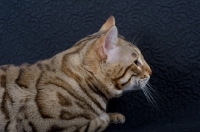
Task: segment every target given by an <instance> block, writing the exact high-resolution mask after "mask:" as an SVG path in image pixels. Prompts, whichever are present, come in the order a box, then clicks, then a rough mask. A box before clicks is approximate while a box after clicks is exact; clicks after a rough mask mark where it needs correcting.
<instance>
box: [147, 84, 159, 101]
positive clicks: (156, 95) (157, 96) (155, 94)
mask: <svg viewBox="0 0 200 132" xmlns="http://www.w3.org/2000/svg"><path fill="white" fill-rule="evenodd" d="M147 87H148V88H149V90H150V91H152V92H153V93H154V96H155V98H156V99H161V96H160V95H159V94H158V92H157V91H156V90H155V89H154V88H153V86H152V85H151V84H150V83H148V84H147Z"/></svg>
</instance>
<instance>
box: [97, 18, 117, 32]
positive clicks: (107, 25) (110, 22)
mask: <svg viewBox="0 0 200 132" xmlns="http://www.w3.org/2000/svg"><path fill="white" fill-rule="evenodd" d="M112 26H115V18H114V17H113V16H110V17H109V18H108V19H107V20H106V22H105V23H104V24H103V26H102V27H101V29H100V30H99V31H108V30H109V29H110V28H111V27H112Z"/></svg>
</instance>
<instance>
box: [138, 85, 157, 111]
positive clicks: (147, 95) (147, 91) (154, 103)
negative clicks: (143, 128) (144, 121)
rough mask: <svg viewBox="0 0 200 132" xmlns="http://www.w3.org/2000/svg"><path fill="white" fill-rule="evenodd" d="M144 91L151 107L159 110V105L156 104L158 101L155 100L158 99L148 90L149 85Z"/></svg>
mask: <svg viewBox="0 0 200 132" xmlns="http://www.w3.org/2000/svg"><path fill="white" fill-rule="evenodd" d="M142 90H143V92H144V95H145V97H146V99H147V101H148V103H149V105H150V106H153V107H154V108H156V109H157V110H158V105H157V103H156V101H155V99H154V98H156V97H155V95H154V94H153V93H152V91H151V90H150V89H149V88H148V85H147V86H146V87H143V88H142Z"/></svg>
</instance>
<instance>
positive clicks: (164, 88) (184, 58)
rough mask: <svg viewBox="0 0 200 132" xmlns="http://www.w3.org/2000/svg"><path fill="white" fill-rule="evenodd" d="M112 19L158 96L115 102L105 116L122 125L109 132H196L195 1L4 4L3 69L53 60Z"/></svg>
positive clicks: (199, 120)
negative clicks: (119, 117)
mask: <svg viewBox="0 0 200 132" xmlns="http://www.w3.org/2000/svg"><path fill="white" fill-rule="evenodd" d="M110 15H113V16H114V17H115V19H116V26H117V27H118V31H119V34H121V35H122V36H124V37H125V38H126V39H127V40H129V41H133V42H134V43H136V45H137V46H138V47H139V48H140V50H141V51H142V53H143V55H144V57H145V59H146V61H147V62H148V64H149V65H150V66H151V69H152V71H153V74H152V76H151V79H150V84H151V85H152V86H153V87H154V89H155V91H156V92H154V91H153V90H152V97H154V100H155V102H153V103H151V102H148V101H147V100H146V98H145V96H144V94H143V92H142V91H132V92H127V93H124V94H123V96H122V97H120V98H116V99H112V100H111V101H110V102H109V105H108V111H109V112H120V113H122V114H124V115H125V117H126V122H125V123H124V124H121V125H114V124H113V125H111V126H109V127H108V128H107V129H106V132H186V131H187V132H199V131H200V77H199V76H200V55H199V52H200V1H199V0H1V1H0V64H1V65H3V64H11V63H12V64H15V65H20V64H22V63H25V62H27V63H31V64H32V63H35V62H37V61H38V60H43V59H47V58H50V57H52V56H54V55H55V54H57V53H59V52H61V51H64V50H66V49H67V48H69V47H71V46H72V45H73V44H74V43H75V42H77V41H78V40H80V39H81V38H83V37H85V36H87V35H89V34H92V33H94V32H97V31H98V30H99V29H100V27H101V25H102V24H103V23H104V22H105V20H106V19H107V18H108V17H109V16H110ZM152 101H153V100H152Z"/></svg>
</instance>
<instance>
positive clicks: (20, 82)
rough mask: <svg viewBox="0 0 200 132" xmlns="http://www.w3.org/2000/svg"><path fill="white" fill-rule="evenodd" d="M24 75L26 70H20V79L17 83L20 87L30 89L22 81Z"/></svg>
mask: <svg viewBox="0 0 200 132" xmlns="http://www.w3.org/2000/svg"><path fill="white" fill-rule="evenodd" d="M23 73H24V69H23V68H21V69H19V75H18V78H17V79H16V80H15V83H16V84H17V85H19V86H20V87H24V88H28V85H27V84H26V83H25V82H24V80H23V79H22V76H23Z"/></svg>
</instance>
